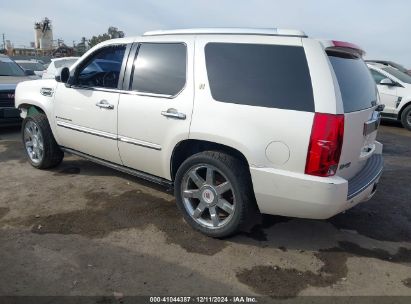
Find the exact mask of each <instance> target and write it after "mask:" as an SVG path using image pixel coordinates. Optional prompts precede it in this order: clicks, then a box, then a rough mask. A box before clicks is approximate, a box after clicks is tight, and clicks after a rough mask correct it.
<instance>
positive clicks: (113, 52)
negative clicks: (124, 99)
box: [76, 45, 126, 89]
mask: <svg viewBox="0 0 411 304" xmlns="http://www.w3.org/2000/svg"><path fill="white" fill-rule="evenodd" d="M125 50H126V46H125V45H114V46H108V47H104V48H102V49H100V50H98V51H97V52H96V53H94V54H93V55H91V57H90V58H88V59H86V62H85V64H83V65H82V66H81V67H80V69H79V71H78V72H77V73H76V74H77V81H76V84H77V85H80V86H86V87H100V88H109V89H114V88H117V86H118V80H119V78H120V70H121V64H122V62H123V58H124V53H125Z"/></svg>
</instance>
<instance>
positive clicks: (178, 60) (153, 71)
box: [131, 43, 186, 96]
mask: <svg viewBox="0 0 411 304" xmlns="http://www.w3.org/2000/svg"><path fill="white" fill-rule="evenodd" d="M185 82H186V46H185V45H184V44H181V43H143V44H141V45H140V48H139V50H138V55H137V57H136V60H135V61H134V71H133V78H132V84H131V89H132V90H133V91H139V92H146V93H154V94H163V95H171V96H173V95H176V94H177V93H178V92H180V91H181V90H182V89H183V87H184V85H185Z"/></svg>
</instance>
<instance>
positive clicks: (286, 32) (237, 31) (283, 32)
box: [143, 28, 307, 37]
mask: <svg viewBox="0 0 411 304" xmlns="http://www.w3.org/2000/svg"><path fill="white" fill-rule="evenodd" d="M193 34H197V35H199V34H203V35H206V34H210V35H212V34H226V35H269V36H288V37H307V35H306V34H305V33H304V32H303V31H300V30H290V29H278V28H192V29H176V30H157V31H149V32H145V33H144V34H143V36H159V35H193Z"/></svg>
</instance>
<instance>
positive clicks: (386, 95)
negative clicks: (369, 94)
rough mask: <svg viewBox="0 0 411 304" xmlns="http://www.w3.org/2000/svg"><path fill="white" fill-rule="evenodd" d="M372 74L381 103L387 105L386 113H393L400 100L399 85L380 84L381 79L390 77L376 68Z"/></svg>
mask: <svg viewBox="0 0 411 304" xmlns="http://www.w3.org/2000/svg"><path fill="white" fill-rule="evenodd" d="M371 74H372V76H373V78H374V80H375V82H376V84H377V87H378V93H379V94H380V99H381V101H380V102H381V103H382V104H384V105H385V108H384V113H388V114H392V113H394V111H395V107H396V104H397V101H398V96H397V86H392V85H391V86H389V85H383V84H380V83H381V80H383V79H385V78H388V77H387V76H385V75H384V74H381V73H379V72H377V71H375V70H371Z"/></svg>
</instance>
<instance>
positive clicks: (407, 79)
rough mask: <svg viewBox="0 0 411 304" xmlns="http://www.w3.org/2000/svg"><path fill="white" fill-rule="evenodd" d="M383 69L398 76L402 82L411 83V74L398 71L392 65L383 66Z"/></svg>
mask: <svg viewBox="0 0 411 304" xmlns="http://www.w3.org/2000/svg"><path fill="white" fill-rule="evenodd" d="M383 70H384V71H386V72H387V73H390V74H391V75H393V76H394V77H396V78H398V79H399V80H401V81H402V82H405V83H411V76H410V75H408V74H405V73H403V72H401V71H398V70H396V69H394V68H392V67H387V68H383Z"/></svg>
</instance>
